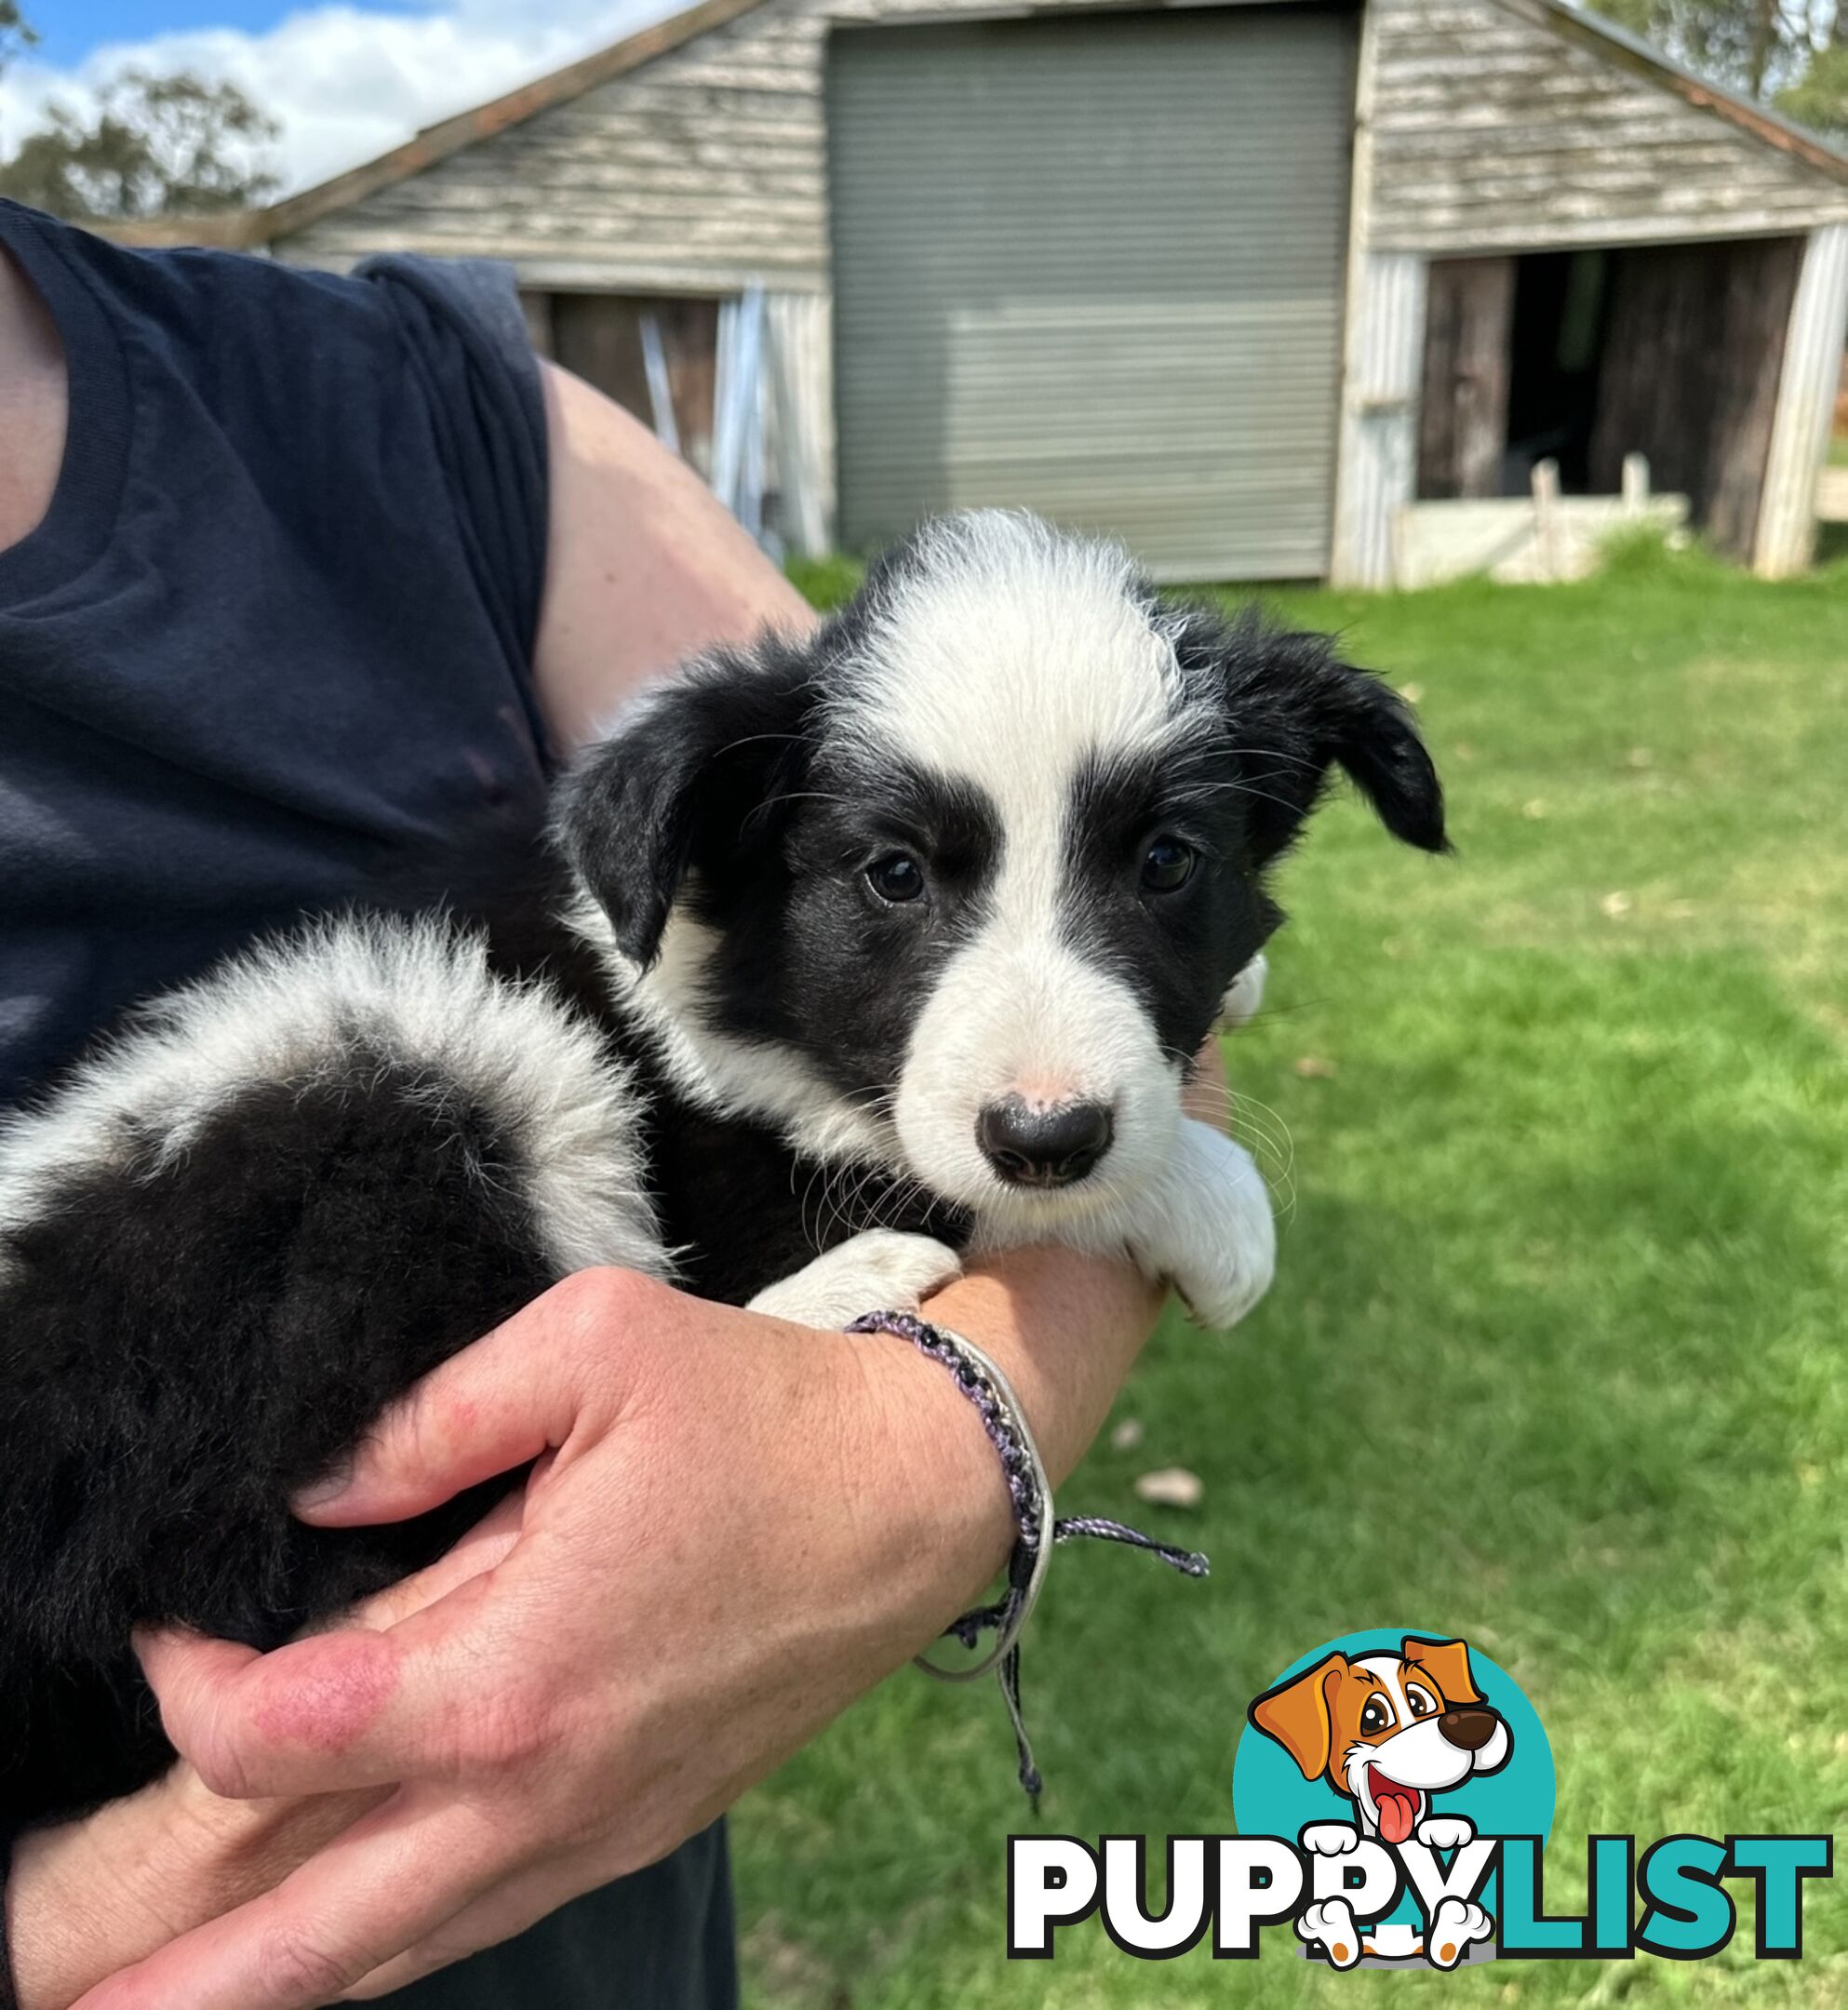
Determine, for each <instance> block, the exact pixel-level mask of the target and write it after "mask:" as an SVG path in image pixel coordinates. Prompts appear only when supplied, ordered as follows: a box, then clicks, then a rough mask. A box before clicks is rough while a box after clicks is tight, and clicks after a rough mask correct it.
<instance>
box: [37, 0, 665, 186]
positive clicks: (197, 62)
mask: <svg viewBox="0 0 1848 2010" xmlns="http://www.w3.org/2000/svg"><path fill="white" fill-rule="evenodd" d="M676 6H677V0H521V4H517V5H515V6H512V7H509V6H507V5H506V4H505V0H449V4H446V5H437V6H435V7H432V8H431V9H430V10H429V11H428V12H426V13H421V14H374V13H368V12H367V11H366V10H365V9H364V7H313V8H310V9H307V10H305V11H303V12H301V13H299V14H291V15H289V16H288V18H287V19H286V20H281V21H278V22H277V23H276V25H275V27H274V28H271V29H268V30H266V31H265V32H264V33H261V34H250V33H246V32H245V31H244V30H242V29H235V28H207V29H195V30H190V31H187V32H184V33H175V34H165V35H157V36H154V38H152V39H151V40H149V41H145V42H135V43H111V44H108V45H105V46H104V47H100V48H98V49H95V50H93V51H92V52H91V53H90V55H88V56H87V58H86V59H85V60H84V61H83V62H82V63H80V64H78V65H77V66H76V67H75V68H74V69H71V70H65V71H59V70H54V69H51V68H50V67H48V66H47V65H46V64H43V63H34V62H29V61H28V62H20V63H17V64H15V65H14V66H13V67H12V68H11V69H10V70H8V71H7V73H6V74H4V75H0V151H5V152H10V151H11V149H12V148H13V147H15V146H17V145H18V144H19V142H20V140H21V139H22V138H23V137H24V136H25V134H26V133H28V132H30V131H31V130H32V129H33V127H36V126H38V125H40V124H42V123H43V121H44V118H45V109H46V106H47V103H48V102H49V101H50V100H53V99H61V100H64V101H65V102H67V103H70V104H73V105H75V106H78V107H84V108H87V107H88V106H89V105H90V104H92V103H93V102H94V100H95V93H96V91H97V88H98V87H100V86H101V85H103V84H105V83H107V81H108V80H109V79H110V78H111V77H112V76H114V75H116V74H119V73H120V72H122V71H123V70H127V69H132V68H138V67H139V68H141V69H143V70H152V71H155V72H169V71H175V70H190V71H194V72H195V73H196V74H199V75H201V76H206V77H212V78H217V77H227V78H229V79H231V80H232V81H233V82H234V83H236V84H237V85H239V86H240V87H242V88H243V89H244V90H245V91H246V92H248V94H249V96H250V97H251V98H252V99H253V100H255V101H256V103H258V104H259V105H261V107H262V108H263V110H264V111H266V112H267V113H268V114H270V116H271V117H272V118H274V119H275V121H276V122H277V123H278V124H279V125H280V126H281V127H282V137H281V139H280V140H279V141H277V142H276V145H275V148H274V150H273V152H272V164H273V166H274V167H275V170H276V171H277V172H278V173H279V174H280V176H281V178H282V181H283V188H284V192H285V193H287V192H288V191H289V190H292V189H297V188H303V187H306V186H308V185H309V184H311V183H313V182H315V181H321V180H323V179H324V178H325V177H326V176H328V175H330V174H337V173H339V172H340V170H341V168H350V167H353V166H354V165H355V163H357V162H359V161H363V160H368V159H370V158H371V156H372V155H373V154H382V153H383V152H384V151H385V150H386V149H387V148H388V147H393V146H395V145H396V144H397V143H398V141H401V140H405V139H408V138H409V136H410V135H411V134H412V133H413V132H415V131H416V130H417V129H418V127H422V126H428V125H431V124H433V123H434V122H435V121H436V120H438V119H442V118H447V117H449V114H451V113H455V112H462V111H465V110H467V109H468V107H469V106H471V105H475V104H479V103H482V102H483V101H484V100H487V99H489V98H496V97H499V96H500V94H501V93H502V91H507V90H512V89H513V88H514V87H516V86H517V85H520V84H523V83H526V82H527V81H528V80H529V79H530V78H532V77H535V76H542V75H543V74H545V72H546V71H548V70H553V69H556V68H557V67H558V66H559V65H560V64H562V63H568V62H571V61H573V60H575V59H576V58H578V57H580V56H583V55H586V54H588V53H589V52H590V51H591V50H593V49H596V48H601V47H604V46H605V45H606V44H608V43H610V42H613V41H616V40H617V39H618V38H619V37H621V36H623V35H625V34H628V33H631V32H633V31H634V30H635V29H636V28H639V27H642V26H645V25H646V24H647V23H648V22H649V21H650V20H659V19H660V18H661V17H662V16H663V15H666V14H670V13H673V12H675V11H676Z"/></svg>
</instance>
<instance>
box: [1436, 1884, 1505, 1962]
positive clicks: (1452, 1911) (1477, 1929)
mask: <svg viewBox="0 0 1848 2010" xmlns="http://www.w3.org/2000/svg"><path fill="white" fill-rule="evenodd" d="M1493 1931H1494V1924H1493V1921H1492V1920H1491V1919H1490V1917H1489V1915H1488V1914H1487V1913H1486V1912H1485V1911H1483V1909H1482V1908H1481V1907H1480V1906H1479V1905H1472V1904H1471V1903H1470V1901H1469V1900H1468V1899H1466V1898H1445V1899H1442V1900H1440V1903H1439V1906H1438V1909H1437V1910H1436V1912H1434V1913H1433V1914H1432V1915H1431V1930H1430V1932H1429V1933H1428V1934H1426V1936H1425V1951H1426V1955H1427V1956H1428V1957H1429V1959H1430V1963H1431V1965H1432V1967H1434V1968H1454V1967H1455V1966H1456V1964H1457V1963H1458V1962H1460V1961H1461V1960H1462V1959H1463V1957H1464V1956H1465V1955H1466V1953H1468V1951H1469V1949H1470V1946H1471V1944H1472V1943H1473V1942H1475V1941H1478V1940H1486V1939H1487V1938H1488V1937H1489V1936H1490V1935H1491V1934H1492V1933H1493Z"/></svg>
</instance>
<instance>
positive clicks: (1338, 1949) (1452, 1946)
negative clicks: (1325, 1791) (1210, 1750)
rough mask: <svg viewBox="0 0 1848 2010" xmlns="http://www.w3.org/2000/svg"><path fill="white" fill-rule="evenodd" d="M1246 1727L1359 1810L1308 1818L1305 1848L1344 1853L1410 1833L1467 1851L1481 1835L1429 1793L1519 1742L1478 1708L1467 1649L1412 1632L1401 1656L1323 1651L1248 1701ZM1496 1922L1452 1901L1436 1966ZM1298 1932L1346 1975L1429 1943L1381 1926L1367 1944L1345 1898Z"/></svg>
mask: <svg viewBox="0 0 1848 2010" xmlns="http://www.w3.org/2000/svg"><path fill="white" fill-rule="evenodd" d="M1250 1716H1251V1721H1252V1723H1253V1724H1254V1725H1255V1726H1256V1727H1257V1729H1258V1730H1260V1731H1262V1732H1263V1733H1264V1734H1265V1736H1266V1737H1271V1738H1275V1739H1276V1740H1277V1742H1278V1743H1279V1745H1281V1746H1282V1747H1283V1749H1284V1750H1285V1751H1287V1752H1288V1753H1289V1754H1290V1756H1291V1757H1292V1759H1293V1760H1294V1761H1295V1762H1296V1763H1297V1765H1298V1767H1299V1768H1300V1769H1301V1771H1302V1774H1303V1777H1304V1778H1305V1779H1308V1780H1314V1779H1326V1780H1327V1781H1328V1783H1329V1785H1330V1786H1332V1788H1333V1789H1334V1790H1335V1792H1336V1793H1338V1794H1343V1795H1345V1796H1346V1798H1347V1799H1348V1800H1349V1801H1351V1802H1353V1803H1354V1811H1355V1816H1356V1820H1355V1821H1354V1822H1353V1823H1348V1822H1312V1823H1310V1824H1309V1825H1308V1826H1307V1827H1306V1828H1305V1829H1304V1830H1303V1832H1302V1838H1301V1841H1302V1844H1303V1847H1304V1848H1305V1849H1308V1850H1313V1851H1315V1852H1316V1853H1317V1854H1319V1855H1320V1856H1345V1855H1346V1854H1347V1853H1348V1852H1349V1851H1351V1850H1353V1849H1354V1848H1356V1847H1357V1846H1358V1844H1359V1841H1360V1839H1361V1837H1363V1836H1365V1837H1368V1838H1370V1839H1373V1840H1376V1841H1378V1842H1386V1843H1389V1844H1391V1845H1392V1846H1393V1847H1395V1848H1397V1847H1399V1845H1400V1844H1403V1843H1405V1842H1410V1841H1412V1840H1413V1838H1414V1837H1415V1838H1416V1839H1417V1841H1418V1842H1422V1843H1424V1844H1425V1845H1426V1847H1427V1848H1429V1849H1436V1850H1448V1849H1455V1848H1458V1847H1460V1846H1461V1845H1462V1844H1463V1843H1465V1842H1468V1841H1469V1840H1470V1838H1471V1837H1472V1836H1473V1835H1474V1834H1475V1833H1476V1830H1475V1828H1474V1826H1473V1824H1471V1823H1470V1822H1469V1821H1468V1820H1467V1819H1466V1817H1465V1816H1460V1815H1449V1816H1444V1815H1437V1814H1434V1813H1433V1812H1432V1796H1433V1795H1435V1794H1440V1793H1442V1792H1444V1791H1446V1790H1447V1789H1451V1788H1454V1787H1459V1786H1461V1785H1462V1784H1463V1783H1464V1781H1466V1780H1467V1779H1470V1778H1472V1777H1473V1776H1474V1775H1477V1774H1479V1773H1497V1772H1499V1771H1500V1770H1501V1769H1502V1767H1503V1766H1505V1765H1506V1764H1507V1762H1508V1755H1509V1753H1510V1752H1511V1751H1512V1750H1513V1749H1514V1740H1513V1738H1512V1736H1511V1735H1510V1734H1509V1731H1508V1727H1507V1722H1506V1721H1505V1720H1504V1719H1503V1717H1502V1716H1501V1714H1500V1712H1499V1711H1497V1710H1495V1709H1493V1708H1490V1706H1489V1705H1488V1704H1487V1703H1486V1702H1485V1701H1484V1700H1483V1698H1482V1695H1481V1694H1480V1691H1479V1690H1478V1689H1477V1687H1476V1682H1475V1678H1474V1676H1473V1675H1472V1673H1471V1671H1470V1667H1469V1649H1468V1647H1467V1646H1466V1645H1465V1643H1464V1642H1463V1641H1459V1640H1452V1641H1435V1640H1420V1639H1418V1638H1416V1637H1415V1636H1414V1635H1411V1634H1408V1635H1406V1637H1405V1638H1404V1640H1403V1641H1401V1642H1400V1648H1399V1653H1398V1654H1396V1655H1392V1654H1367V1655H1359V1656H1358V1657H1357V1658H1355V1659H1352V1660H1350V1659H1349V1658H1348V1656H1347V1655H1345V1654H1340V1653H1335V1654H1331V1655H1327V1656H1326V1657H1325V1658H1324V1659H1323V1660H1321V1661H1319V1662H1318V1663H1317V1664H1316V1666H1315V1667H1314V1668H1306V1669H1305V1670H1304V1671H1303V1672H1302V1673H1301V1674H1300V1675H1295V1676H1292V1678H1291V1679H1290V1680H1289V1681H1288V1682H1279V1684H1278V1686H1277V1687H1276V1688H1275V1689H1268V1690H1266V1691H1265V1694H1264V1695H1261V1696H1259V1697H1257V1698H1256V1699H1255V1700H1254V1701H1253V1702H1252V1707H1251V1711H1250ZM1491 1928H1492V1923H1491V1921H1490V1919H1489V1916H1488V1914H1487V1913H1486V1912H1484V1911H1483V1910H1482V1909H1481V1908H1480V1906H1477V1905H1474V1904H1468V1903H1466V1902H1465V1901H1463V1900H1461V1899H1446V1900H1445V1901H1444V1902H1443V1904H1442V1905H1441V1906H1440V1908H1439V1909H1438V1916H1437V1917H1436V1918H1434V1919H1433V1920H1432V1922H1431V1931H1430V1935H1429V1942H1430V1958H1431V1960H1432V1961H1433V1962H1434V1963H1437V1964H1438V1965H1439V1966H1440V1967H1446V1968H1448V1967H1453V1966H1454V1965H1455V1964H1456V1962H1457V1961H1458V1960H1460V1959H1461V1958H1462V1955H1463V1954H1464V1952H1465V1951H1466V1949H1467V1948H1468V1946H1469V1944H1470V1943H1471V1942H1472V1941H1476V1940H1483V1939H1486V1938H1487V1937H1488V1936H1489V1934H1490V1931H1491ZM1296 1930H1297V1932H1298V1933H1299V1934H1301V1936H1303V1938H1304V1939H1306V1940H1307V1941H1309V1942H1310V1943H1311V1944H1312V1945H1317V1946H1319V1947H1320V1948H1321V1949H1322V1950H1323V1951H1324V1952H1325V1953H1326V1954H1327V1956H1328V1958H1329V1960H1330V1961H1331V1962H1332V1963H1334V1965H1335V1966H1336V1967H1339V1968H1349V1967H1352V1966H1353V1964H1354V1963H1356V1962H1357V1961H1359V1959H1360V1957H1361V1955H1362V1954H1375V1955H1379V1956H1383V1957H1386V1958H1389V1959H1390V1958H1399V1957H1403V1956H1407V1955H1421V1954H1423V1953H1424V1951H1425V1948H1424V1944H1423V1943H1422V1942H1419V1941H1416V1940H1414V1939H1413V1938H1412V1937H1411V1936H1410V1935H1409V1934H1408V1933H1407V1932H1406V1931H1405V1930H1404V1929H1395V1928H1392V1927H1389V1926H1383V1927H1381V1928H1380V1929H1379V1931H1378V1933H1377V1934H1376V1935H1375V1936H1374V1937H1373V1938H1372V1939H1369V1940H1367V1941H1365V1942H1363V1941H1362V1938H1361V1936H1360V1935H1359V1931H1358V1930H1357V1928H1356V1926H1355V1923H1354V1915H1353V1911H1352V1909H1351V1908H1350V1907H1348V1906H1347V1905H1346V1903H1345V1902H1344V1901H1343V1900H1341V1899H1339V1898H1331V1899H1328V1900H1325V1901H1324V1902H1323V1903H1322V1904H1320V1905H1317V1906H1312V1907H1310V1908H1309V1909H1308V1911H1306V1913H1305V1914H1304V1915H1303V1917H1302V1919H1301V1920H1300V1921H1299V1922H1298V1923H1297V1929H1296Z"/></svg>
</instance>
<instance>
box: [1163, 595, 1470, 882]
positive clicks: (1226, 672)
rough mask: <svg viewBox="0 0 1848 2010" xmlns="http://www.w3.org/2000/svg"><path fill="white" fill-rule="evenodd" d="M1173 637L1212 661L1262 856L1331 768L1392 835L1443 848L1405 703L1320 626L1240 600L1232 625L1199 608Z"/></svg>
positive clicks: (1310, 804)
mask: <svg viewBox="0 0 1848 2010" xmlns="http://www.w3.org/2000/svg"><path fill="white" fill-rule="evenodd" d="M1176 646H1177V649H1178V650H1181V651H1182V656H1183V663H1184V665H1185V666H1186V667H1187V668H1188V669H1189V670H1190V672H1192V674H1195V675H1198V668H1199V660H1200V658H1201V656H1202V655H1203V654H1206V653H1208V652H1210V653H1211V655H1212V658H1213V660H1214V670H1215V673H1216V676H1217V678H1218V683H1219V697H1220V702H1221V703H1222V705H1223V706H1224V716H1225V723H1226V727H1227V730H1228V731H1229V732H1230V734H1231V744H1232V747H1233V749H1234V750H1235V752H1236V754H1237V756H1238V758H1239V766H1240V768H1241V769H1242V770H1243V774H1244V786H1245V788H1246V790H1247V791H1248V802H1247V812H1248V827H1249V829H1250V831H1251V834H1252V851H1253V854H1254V856H1255V858H1256V860H1257V863H1258V864H1265V863H1267V862H1268V861H1269V860H1271V859H1273V858H1276V857H1277V856H1278V855H1279V853H1280V852H1282V851H1286V850H1287V849H1288V848H1289V846H1290V844H1291V843H1292V841H1293V839H1294V838H1295V837H1296V834H1297V832H1298V831H1299V830H1300V829H1301V828H1302V825H1303V822H1304V820H1305V819H1306V817H1307V816H1308V814H1309V812H1310V811H1312V810H1313V809H1314V808H1315V807H1316V804H1317V802H1318V801H1319V798H1320V797H1321V793H1322V790H1323V787H1324V786H1325V784H1326V783H1327V781H1328V777H1329V771H1330V770H1331V769H1332V768H1335V767H1339V768H1342V769H1344V770H1346V772H1347V773H1348V774H1349V775H1350V776H1352V778H1353V780H1354V782H1355V784H1356V785H1357V786H1358V787H1359V790H1360V793H1361V794H1362V795H1363V796H1364V797H1366V798H1367V800H1368V801H1369V802H1371V803H1372V804H1373V808H1374V810H1375V811H1377V812H1378V813H1379V818H1380V821H1381V823H1383V824H1385V825H1386V828H1387V829H1388V830H1389V831H1390V832H1391V833H1392V834H1393V836H1394V837H1400V838H1403V839H1404V841H1405V842H1406V843H1407V844H1411V845H1416V846H1418V847H1419V848H1420V849H1421V850H1423V851H1448V850H1449V849H1450V845H1449V841H1448V839H1447V838H1446V837H1445V836H1444V794H1443V786H1442V784H1440V782H1439V780H1438V771H1437V770H1436V769H1435V768H1434V767H1433V766H1432V764H1431V757H1430V756H1429V754H1427V753H1426V750H1425V743H1424V741H1423V740H1422V739H1420V738H1419V735H1418V729H1417V726H1416V724H1415V723H1414V722H1413V717H1412V712H1411V709H1410V707H1409V706H1408V705H1407V704H1406V703H1405V702H1404V701H1403V700H1402V699H1401V698H1400V697H1399V694H1398V692H1397V691H1395V690H1393V689H1392V688H1391V686H1390V685H1388V684H1386V682H1385V681H1384V680H1383V679H1382V678H1380V677H1375V676H1374V675H1373V673H1372V672H1371V671H1368V670H1357V669H1355V668H1353V667H1352V666H1351V665H1350V664H1347V663H1343V662H1342V661H1341V659H1340V657H1339V656H1338V655H1337V654H1336V653H1335V650H1334V645H1333V644H1332V642H1331V641H1330V640H1329V639H1328V637H1327V636H1318V635H1304V634H1296V633H1292V632H1290V631H1287V630H1277V629H1271V628H1268V627H1266V626H1265V623H1264V621H1263V619H1262V617H1261V616H1260V615H1259V614H1258V613H1257V612H1256V610H1252V609H1247V610H1245V611H1244V612H1243V613H1242V614H1241V615H1239V617H1237V618H1236V619H1235V620H1234V621H1232V622H1231V623H1223V622H1219V621H1216V620H1215V619H1214V618H1213V617H1212V616H1211V615H1207V616H1205V617H1202V618H1198V619H1197V620H1196V622H1195V623H1192V624H1190V626H1189V628H1188V629H1187V630H1185V631H1184V632H1183V635H1182V636H1181V637H1180V638H1178V639H1177V644H1176ZM1189 658H1191V659H1192V661H1191V662H1189Z"/></svg>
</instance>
